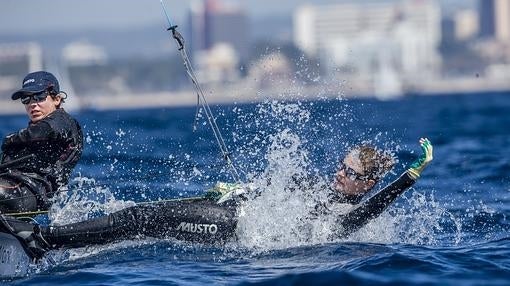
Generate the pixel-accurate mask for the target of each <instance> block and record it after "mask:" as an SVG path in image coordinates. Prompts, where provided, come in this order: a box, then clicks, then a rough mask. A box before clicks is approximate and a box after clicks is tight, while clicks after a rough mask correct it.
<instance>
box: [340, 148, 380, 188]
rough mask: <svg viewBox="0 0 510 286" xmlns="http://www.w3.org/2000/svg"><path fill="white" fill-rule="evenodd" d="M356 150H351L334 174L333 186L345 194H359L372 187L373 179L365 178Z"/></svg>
mask: <svg viewBox="0 0 510 286" xmlns="http://www.w3.org/2000/svg"><path fill="white" fill-rule="evenodd" d="M366 175H367V174H364V173H363V168H362V165H361V162H360V160H359V157H358V154H357V152H356V151H351V152H349V154H347V156H346V157H345V159H344V160H343V164H342V165H341V166H340V168H339V169H338V171H337V172H336V175H335V181H334V183H333V188H334V189H335V190H336V191H339V192H341V193H344V194H347V195H360V194H364V193H366V192H368V191H370V190H371V189H372V187H373V186H374V185H375V183H376V182H375V181H374V180H371V179H366V178H364V177H366Z"/></svg>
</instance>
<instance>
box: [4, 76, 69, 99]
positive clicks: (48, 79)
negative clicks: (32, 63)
mask: <svg viewBox="0 0 510 286" xmlns="http://www.w3.org/2000/svg"><path fill="white" fill-rule="evenodd" d="M43 91H49V92H51V93H52V94H59V93H60V86H59V84H58V80H57V78H56V77H55V76H54V75H53V74H51V73H49V72H46V71H36V72H32V73H29V74H28V75H27V76H26V77H25V78H24V79H23V83H22V86H21V89H20V90H18V91H16V92H15V93H13V94H12V97H11V98H12V100H17V99H19V98H21V97H23V95H32V94H35V93H39V92H43Z"/></svg>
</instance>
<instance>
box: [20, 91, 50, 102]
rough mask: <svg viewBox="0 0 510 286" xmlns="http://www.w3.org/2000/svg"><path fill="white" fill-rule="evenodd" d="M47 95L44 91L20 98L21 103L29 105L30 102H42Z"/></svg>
mask: <svg viewBox="0 0 510 286" xmlns="http://www.w3.org/2000/svg"><path fill="white" fill-rule="evenodd" d="M48 95H49V93H48V92H46V91H43V92H39V93H35V94H32V95H24V96H23V97H21V103H23V104H29V103H30V102H31V101H32V100H34V101H35V102H43V101H45V100H46V97H48Z"/></svg>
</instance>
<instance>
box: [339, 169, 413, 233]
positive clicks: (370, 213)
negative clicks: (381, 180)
mask: <svg viewBox="0 0 510 286" xmlns="http://www.w3.org/2000/svg"><path fill="white" fill-rule="evenodd" d="M415 182H416V180H415V179H413V178H412V177H411V176H410V175H409V173H408V171H406V172H405V173H404V174H402V175H401V176H400V177H399V178H398V179H397V180H395V181H394V182H392V183H391V184H389V185H388V186H386V187H385V188H384V189H382V190H380V191H379V192H377V193H376V194H375V195H373V196H372V197H370V198H369V199H367V200H365V201H363V202H361V203H360V204H358V205H356V206H355V207H354V208H353V209H352V210H351V211H350V212H349V213H347V214H345V215H343V216H342V217H341V221H340V223H341V224H342V227H343V235H348V234H350V233H352V232H354V231H356V230H358V229H360V228H361V227H363V226H364V225H366V224H367V223H368V222H369V221H370V220H371V219H374V218H376V217H378V216H379V215H380V214H381V213H382V212H383V211H384V210H386V209H387V208H388V206H390V205H391V204H392V203H393V202H394V201H395V199H397V198H398V197H399V196H400V195H401V194H402V193H403V192H404V191H405V190H407V189H408V188H409V187H411V186H412V185H413V184H414V183H415Z"/></svg>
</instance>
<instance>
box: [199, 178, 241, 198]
mask: <svg viewBox="0 0 510 286" xmlns="http://www.w3.org/2000/svg"><path fill="white" fill-rule="evenodd" d="M238 189H241V185H239V184H236V183H223V182H218V183H217V184H216V185H215V186H214V188H212V189H209V190H207V191H206V192H205V195H204V197H205V198H207V199H210V200H214V201H217V200H219V199H220V198H222V197H224V196H225V195H227V194H229V193H230V192H232V191H235V190H238Z"/></svg>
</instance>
